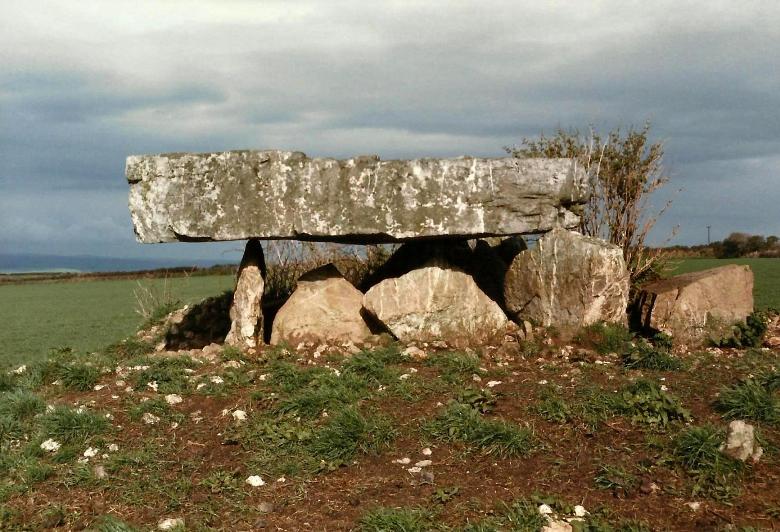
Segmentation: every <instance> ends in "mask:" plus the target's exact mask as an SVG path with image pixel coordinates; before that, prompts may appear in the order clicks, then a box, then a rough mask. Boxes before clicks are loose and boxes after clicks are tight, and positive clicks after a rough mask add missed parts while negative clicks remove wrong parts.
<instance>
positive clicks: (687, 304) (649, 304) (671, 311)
mask: <svg viewBox="0 0 780 532" xmlns="http://www.w3.org/2000/svg"><path fill="white" fill-rule="evenodd" d="M635 312H636V313H637V314H638V319H639V320H640V322H641V325H642V326H644V327H645V328H648V329H653V330H656V331H661V332H664V333H666V334H669V335H671V336H673V337H674V338H675V339H676V340H679V341H701V340H706V339H707V338H708V337H712V338H718V337H720V336H722V335H723V334H728V333H729V332H730V330H731V326H732V325H733V324H734V323H736V322H740V321H744V320H745V318H747V317H748V316H749V315H750V314H751V313H752V312H753V272H752V271H751V269H750V266H739V265H736V264H730V265H728V266H721V267H719V268H712V269H710V270H704V271H701V272H693V273H686V274H683V275H676V276H674V277H670V278H669V279H662V280H660V281H656V282H653V283H649V284H646V285H644V286H643V287H642V290H641V292H640V294H639V298H638V302H637V305H636V309H635Z"/></svg>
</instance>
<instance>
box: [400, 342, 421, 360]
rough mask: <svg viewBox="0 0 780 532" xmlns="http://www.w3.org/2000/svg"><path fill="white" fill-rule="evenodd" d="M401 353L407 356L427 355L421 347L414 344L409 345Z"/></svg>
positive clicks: (419, 356)
mask: <svg viewBox="0 0 780 532" xmlns="http://www.w3.org/2000/svg"><path fill="white" fill-rule="evenodd" d="M402 354H403V355H404V356H408V357H411V358H426V357H427V355H426V354H425V351H423V350H422V349H420V348H419V347H417V346H414V345H410V346H409V347H407V348H406V349H404V350H403V353H402Z"/></svg>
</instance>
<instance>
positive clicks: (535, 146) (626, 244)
mask: <svg viewBox="0 0 780 532" xmlns="http://www.w3.org/2000/svg"><path fill="white" fill-rule="evenodd" d="M649 132H650V125H649V124H645V125H644V127H643V128H641V129H635V128H633V127H630V128H629V129H628V130H627V131H625V133H624V132H622V131H621V130H620V129H619V128H618V129H614V130H613V131H610V132H609V133H608V134H607V136H606V137H602V136H601V135H600V134H599V133H597V132H596V131H595V130H593V129H591V130H590V131H589V132H588V134H582V133H580V132H579V131H578V130H576V129H575V130H569V131H567V130H563V129H558V130H557V131H556V132H555V135H554V136H552V137H546V136H544V134H542V135H541V136H540V137H539V139H537V140H532V139H523V141H522V144H521V146H519V147H507V148H506V150H507V151H508V152H509V153H510V154H512V155H513V156H515V157H569V158H574V159H576V160H577V161H578V163H579V164H582V165H583V167H584V168H585V170H586V172H587V173H588V175H589V176H590V179H591V183H592V186H593V195H592V196H591V198H590V200H589V202H588V203H587V205H586V206H585V210H584V212H583V215H582V218H581V222H580V231H581V232H582V233H583V234H585V235H589V236H595V237H599V238H603V239H604V240H606V241H608V242H610V243H612V244H615V245H617V246H619V247H620V248H621V249H622V250H623V256H624V258H625V259H626V264H627V265H628V269H629V272H630V274H631V282H632V284H638V283H641V282H642V281H644V280H645V279H647V278H649V277H652V276H654V274H656V273H657V272H658V271H659V270H660V269H661V268H662V266H663V263H664V258H665V257H664V250H663V249H662V248H649V247H647V246H646V245H645V240H646V238H647V235H648V234H649V233H650V230H651V229H652V228H653V226H655V224H656V222H657V221H658V219H659V218H660V217H661V216H663V214H664V213H665V212H666V211H667V209H668V208H669V206H670V205H671V200H669V201H668V202H666V204H665V205H664V206H663V207H662V208H661V209H660V210H658V211H656V212H651V210H650V205H649V203H648V201H649V198H650V196H651V195H652V193H653V192H655V191H657V190H659V189H660V188H662V187H663V186H664V185H666V184H667V183H668V181H669V176H668V175H667V174H666V173H665V171H664V168H663V155H664V146H663V144H662V143H661V142H656V143H651V142H650V141H649Z"/></svg>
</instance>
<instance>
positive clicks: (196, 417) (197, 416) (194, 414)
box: [190, 410, 203, 423]
mask: <svg viewBox="0 0 780 532" xmlns="http://www.w3.org/2000/svg"><path fill="white" fill-rule="evenodd" d="M200 413H201V412H200V410H196V411H195V412H192V413H190V419H192V421H193V422H194V423H200V422H201V421H203V417H202V416H201V415H200Z"/></svg>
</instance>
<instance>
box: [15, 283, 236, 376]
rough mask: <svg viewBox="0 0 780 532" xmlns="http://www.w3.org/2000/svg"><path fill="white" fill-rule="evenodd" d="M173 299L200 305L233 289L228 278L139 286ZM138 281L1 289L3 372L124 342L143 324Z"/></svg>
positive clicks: (46, 284)
mask: <svg viewBox="0 0 780 532" xmlns="http://www.w3.org/2000/svg"><path fill="white" fill-rule="evenodd" d="M166 282H167V286H168V288H169V290H170V293H171V294H172V295H173V297H174V298H175V299H179V300H181V301H184V302H191V301H197V300H200V299H202V298H204V297H207V296H211V295H217V294H219V293H222V292H224V291H225V290H229V289H232V288H233V278H232V277H231V276H229V275H220V276H202V277H194V276H193V277H179V278H173V279H170V280H168V281H165V280H163V279H144V280H142V281H140V283H141V284H142V285H143V286H145V287H148V288H150V289H151V290H152V291H153V292H156V293H158V294H159V293H162V291H163V288H164V286H166ZM138 283H139V281H135V280H129V279H122V280H97V281H75V282H38V283H31V284H18V285H7V286H0V367H4V366H6V365H8V364H19V363H24V362H27V361H31V360H36V359H39V358H40V357H42V356H44V355H45V354H46V353H47V352H48V351H49V349H50V348H52V347H59V346H70V347H72V348H74V349H76V350H79V351H89V350H94V349H98V348H100V347H102V346H105V345H107V344H109V343H111V342H115V341H117V340H119V339H121V338H124V337H126V336H127V335H129V334H131V333H132V332H133V331H135V330H136V328H137V327H138V325H139V324H140V323H141V321H142V320H141V318H140V316H139V315H138V314H137V313H136V312H135V309H136V298H135V294H134V290H135V289H136V288H138Z"/></svg>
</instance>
